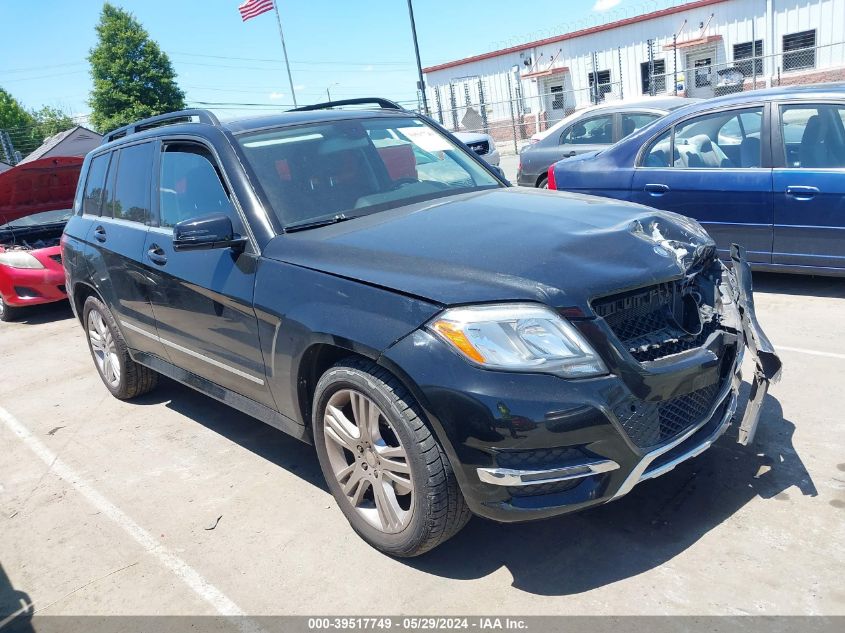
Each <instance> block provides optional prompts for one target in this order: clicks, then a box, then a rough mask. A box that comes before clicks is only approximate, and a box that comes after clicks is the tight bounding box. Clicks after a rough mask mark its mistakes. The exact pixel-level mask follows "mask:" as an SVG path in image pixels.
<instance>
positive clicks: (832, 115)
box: [772, 102, 845, 269]
mask: <svg viewBox="0 0 845 633" xmlns="http://www.w3.org/2000/svg"><path fill="white" fill-rule="evenodd" d="M777 116H778V124H777V125H776V126H775V128H776V130H775V133H774V135H773V146H774V147H775V148H776V149H775V160H776V161H777V166H776V167H775V169H774V173H773V187H774V209H775V218H774V247H773V254H772V262H773V263H774V264H785V265H790V266H814V267H815V266H818V267H822V268H840V269H842V268H845V104H843V103H806V102H804V103H782V104H779V106H778V112H777Z"/></svg>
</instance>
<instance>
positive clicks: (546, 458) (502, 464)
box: [496, 447, 589, 470]
mask: <svg viewBox="0 0 845 633" xmlns="http://www.w3.org/2000/svg"><path fill="white" fill-rule="evenodd" d="M588 456H589V455H588V454H587V453H585V452H584V451H582V450H580V449H578V448H572V447H565V448H538V449H535V450H522V451H502V452H500V453H497V454H496V465H497V466H498V467H499V468H512V469H514V470H546V469H549V468H560V467H562V466H566V465H567V464H568V463H570V462H572V461H579V462H583V461H584V458H585V457H588Z"/></svg>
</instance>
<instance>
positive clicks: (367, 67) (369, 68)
mask: <svg viewBox="0 0 845 633" xmlns="http://www.w3.org/2000/svg"><path fill="white" fill-rule="evenodd" d="M364 72H368V73H371V72H373V67H372V66H364Z"/></svg>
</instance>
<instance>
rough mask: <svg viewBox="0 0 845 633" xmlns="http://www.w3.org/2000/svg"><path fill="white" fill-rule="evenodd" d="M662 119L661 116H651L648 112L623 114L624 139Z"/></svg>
mask: <svg viewBox="0 0 845 633" xmlns="http://www.w3.org/2000/svg"><path fill="white" fill-rule="evenodd" d="M659 118H660V115H659V114H651V113H647V112H623V113H622V137H621V138H625V137H626V136H628V135H630V134H633V133H634V132H636V131H637V130H639V129H640V128H644V127H645V126H646V125H648V124H649V123H651V122H652V121H656V120H657V119H659Z"/></svg>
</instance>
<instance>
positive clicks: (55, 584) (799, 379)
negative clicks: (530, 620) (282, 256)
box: [0, 275, 845, 615]
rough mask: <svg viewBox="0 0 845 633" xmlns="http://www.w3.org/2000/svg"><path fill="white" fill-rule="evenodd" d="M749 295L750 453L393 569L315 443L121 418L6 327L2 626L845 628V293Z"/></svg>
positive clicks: (56, 344)
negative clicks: (462, 623)
mask: <svg viewBox="0 0 845 633" xmlns="http://www.w3.org/2000/svg"><path fill="white" fill-rule="evenodd" d="M755 283H756V291H757V303H758V314H759V316H760V320H761V322H762V323H763V325H764V327H765V328H766V330H767V332H768V334H769V336H770V337H771V339H772V340H773V342H774V343H775V345H776V347H778V348H779V349H780V351H781V354H782V357H783V360H784V365H785V371H784V375H783V379H782V381H781V382H780V383H778V384H776V385H775V386H774V387H773V388H772V390H771V392H770V395H769V396H768V398H767V400H766V402H765V404H764V409H763V419H762V423H761V424H762V426H761V429H760V432H759V434H758V437H757V441H756V443H755V444H754V445H753V446H752V447H749V448H743V447H740V446H739V445H737V444H736V443H735V441H734V440H735V436H736V432H735V430H733V429H732V430H731V431H729V433H728V435H726V436H725V437H723V438H722V439H721V440H720V441H719V442H718V444H717V445H716V446H714V447H713V448H712V449H711V450H710V451H708V452H706V453H705V454H703V455H702V456H700V457H698V458H696V459H694V460H692V461H690V462H687V463H685V464H683V465H681V466H680V467H678V468H677V469H676V470H675V471H673V472H671V473H670V474H668V475H666V476H664V477H662V478H660V479H658V480H655V481H652V482H647V483H645V484H642V485H640V486H638V487H637V488H635V489H634V491H633V492H632V493H631V494H629V495H628V496H627V497H625V498H623V499H622V500H620V501H618V502H616V503H613V504H609V505H606V506H603V507H600V508H597V509H595V510H592V511H589V512H586V513H582V514H579V515H573V516H569V517H562V518H558V519H554V520H549V521H546V522H540V523H533V524H523V525H497V524H494V523H491V522H488V521H485V520H481V519H477V518H475V519H473V520H472V521H471V522H470V524H469V525H468V526H467V528H466V529H465V530H464V531H463V532H462V533H460V534H459V535H458V536H457V537H456V538H454V539H453V540H451V541H449V542H448V543H446V544H445V545H443V546H442V547H440V548H439V549H437V550H435V551H433V552H431V553H429V554H428V555H426V556H423V557H421V558H418V559H412V560H404V561H400V560H393V559H391V558H388V557H386V556H384V555H382V554H379V553H378V552H376V551H375V550H373V549H371V548H369V547H368V546H367V545H366V544H365V543H364V542H363V541H361V540H360V539H359V538H358V537H357V536H356V535H355V534H354V533H353V532H352V530H351V529H350V528H349V526H348V525H347V524H346V522H345V520H344V518H343V516H342V514H341V513H340V511H339V510H338V509H337V507H336V505H335V503H334V501H333V499H332V498H331V496H330V495H329V493H328V492H327V491H326V488H325V485H324V484H323V483H322V479H321V475H320V471H319V468H318V465H317V460H316V457H315V455H314V453H313V451H312V449H311V447H309V446H307V445H305V444H301V443H299V442H298V441H296V440H294V439H291V438H289V437H287V436H285V435H284V434H282V433H281V432H279V431H276V430H274V429H272V428H270V427H268V426H265V425H263V424H261V423H260V422H257V421H254V420H252V419H251V418H249V417H247V416H245V415H242V414H240V413H237V412H235V411H234V410H232V409H229V408H227V407H226V406H224V405H221V404H218V403H217V402H215V401H213V400H211V399H208V398H206V397H204V396H201V395H199V394H197V393H195V392H193V391H191V390H190V389H189V388H187V387H183V386H181V385H178V384H175V383H173V382H170V381H167V380H165V381H163V384H161V385H160V387H159V389H158V390H157V391H155V392H153V393H152V394H150V395H148V396H146V397H144V398H142V399H140V400H139V401H136V402H133V403H125V402H120V401H118V400H115V399H114V398H112V397H111V396H110V395H109V394H108V392H107V391H106V389H105V388H104V387H103V385H102V384H101V382H100V379H99V377H98V376H97V373H96V372H95V370H94V367H93V365H92V362H91V359H90V357H89V355H88V350H87V347H86V344H85V340H84V338H83V332H82V329H81V328H80V326H79V325H78V323H77V322H76V321H75V320H74V318H73V316H72V314H71V312H70V310H69V308H67V307H66V306H65V305H54V306H46V307H43V308H40V309H37V310H34V311H33V312H31V313H30V314H29V315H28V316H27V317H26V318H25V319H24V320H22V321H21V322H18V323H10V324H2V327H0V358H2V362H0V367H2V370H0V374H1V375H2V380H0V447H1V448H0V534H2V538H0V565H2V573H0V613H11V612H13V611H14V610H16V609H17V608H20V606H21V604H31V605H32V609H33V610H35V612H36V613H43V614H150V613H155V614H214V613H241V612H243V613H249V614H279V613H286V614H318V613H319V614H343V615H347V614H350V615H351V614H358V615H365V614H372V615H375V614H399V613H402V614H407V613H415V614H467V615H469V614H517V615H524V614H588V613H589V614H595V613H602V614H611V615H616V614H740V613H751V614H759V613H766V614H845V589H843V585H842V570H843V569H845V520H843V519H845V421H843V416H842V413H841V412H842V410H843V409H845V389H843V388H842V376H843V373H844V371H843V370H845V338H843V337H842V336H841V334H842V314H843V310H845V280H837V279H824V278H800V277H789V276H781V275H757V276H756V277H755ZM748 370H749V368H748V367H746V371H748ZM745 389H746V392H747V384H746V385H745ZM218 517H219V520H218ZM211 528H213V529H211ZM21 601H23V602H21Z"/></svg>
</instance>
